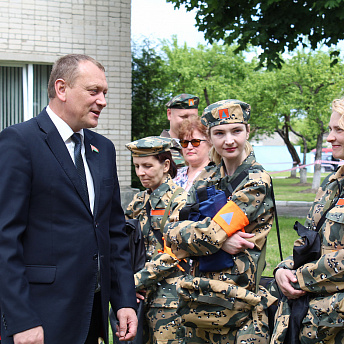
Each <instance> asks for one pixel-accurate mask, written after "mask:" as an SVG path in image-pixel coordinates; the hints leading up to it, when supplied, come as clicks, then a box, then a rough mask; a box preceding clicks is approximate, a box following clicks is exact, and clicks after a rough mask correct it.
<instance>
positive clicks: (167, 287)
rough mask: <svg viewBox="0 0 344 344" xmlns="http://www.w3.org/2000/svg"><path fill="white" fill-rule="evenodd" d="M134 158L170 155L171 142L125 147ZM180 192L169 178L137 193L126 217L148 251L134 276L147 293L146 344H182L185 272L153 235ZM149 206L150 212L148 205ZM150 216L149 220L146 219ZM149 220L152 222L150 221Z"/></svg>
mask: <svg viewBox="0 0 344 344" xmlns="http://www.w3.org/2000/svg"><path fill="white" fill-rule="evenodd" d="M126 147H127V148H128V149H129V150H130V151H131V152H132V155H133V157H147V156H151V155H156V154H159V153H162V152H166V151H170V149H171V139H168V138H163V137H158V136H152V137H146V138H143V139H140V140H137V141H134V142H131V143H129V144H127V145H126ZM177 189H180V188H179V187H178V185H176V184H175V183H174V182H173V181H172V178H171V176H170V175H167V177H166V179H165V180H164V182H163V183H162V184H160V185H159V186H158V187H157V188H156V189H155V190H153V191H152V190H150V189H149V190H145V191H141V192H139V193H137V194H136V195H135V196H134V198H133V200H132V201H131V203H130V204H129V206H128V208H127V210H126V211H125V215H126V217H127V218H129V219H138V220H139V221H140V224H141V230H142V233H143V237H144V242H145V247H146V264H145V266H144V268H143V269H142V270H140V271H139V272H137V273H136V274H135V275H134V278H135V287H136V291H138V292H139V291H140V290H143V289H145V290H147V293H146V298H145V316H146V321H147V322H146V324H144V325H145V327H144V340H145V343H150V344H177V343H182V341H183V337H184V328H183V326H181V324H180V317H179V315H178V314H177V313H176V309H177V305H178V295H177V291H176V281H177V279H178V277H179V276H180V275H182V271H181V270H180V268H179V266H178V264H179V260H178V259H177V258H176V257H173V256H172V255H171V254H172V253H171V254H169V253H166V252H164V247H162V245H161V244H160V243H159V241H158V239H157V237H156V236H155V235H154V233H153V231H159V232H160V227H161V221H162V218H163V215H164V213H165V209H166V207H167V205H168V203H169V201H170V199H171V197H172V195H173V194H174V193H175V192H176V190H177ZM147 203H148V204H149V207H148V208H147V207H146V205H147ZM147 210H148V211H149V212H150V217H148V215H147ZM149 218H150V220H149Z"/></svg>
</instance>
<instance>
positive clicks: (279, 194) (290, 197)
mask: <svg viewBox="0 0 344 344" xmlns="http://www.w3.org/2000/svg"><path fill="white" fill-rule="evenodd" d="M284 174H285V175H284ZM284 174H283V173H277V174H271V177H272V182H273V185H274V192H275V198H276V200H277V201H306V202H313V201H314V198H315V192H312V190H311V187H312V178H313V174H309V175H308V177H307V184H300V179H299V178H289V176H290V174H289V173H287V172H284ZM326 176H327V174H325V173H323V174H322V175H321V181H323V180H324V178H325V177H326Z"/></svg>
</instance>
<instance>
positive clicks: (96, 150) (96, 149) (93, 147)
mask: <svg viewBox="0 0 344 344" xmlns="http://www.w3.org/2000/svg"><path fill="white" fill-rule="evenodd" d="M90 146H91V149H92V152H96V153H99V149H98V148H97V147H95V146H93V145H90Z"/></svg>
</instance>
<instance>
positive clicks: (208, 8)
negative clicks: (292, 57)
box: [167, 0, 344, 69]
mask: <svg viewBox="0 0 344 344" xmlns="http://www.w3.org/2000/svg"><path fill="white" fill-rule="evenodd" d="M167 2H171V3H174V5H175V7H176V8H179V7H180V5H182V4H184V5H185V6H186V9H187V10H188V11H191V10H194V9H196V10H197V12H196V25H197V27H198V29H199V31H203V32H204V37H205V39H207V40H208V41H209V43H213V42H216V41H219V40H223V41H224V42H225V43H227V44H232V43H236V44H238V47H237V49H236V51H237V52H238V51H244V50H246V49H247V48H248V47H249V46H250V45H253V46H256V47H261V49H262V53H261V54H260V56H259V59H260V66H262V65H264V64H266V66H267V67H268V68H269V69H270V68H273V67H276V66H278V67H281V63H282V59H281V54H282V53H284V52H285V51H286V50H289V51H290V52H291V51H293V50H294V49H295V48H297V47H298V46H299V44H301V45H302V46H303V47H305V46H306V45H307V44H309V45H310V47H311V49H313V50H315V49H316V48H317V47H318V44H319V43H322V44H325V45H327V46H328V47H331V46H332V45H333V44H337V43H338V41H339V40H342V39H344V31H343V30H342V29H341V28H340V25H338V23H340V22H341V21H342V20H343V18H344V6H343V4H344V0H316V1H315V0H312V1H308V2H306V1H299V0H293V1H291V0H270V1H257V0H248V1H241V0H231V1H228V0H197V1H196V0H167ZM305 37H307V40H305ZM338 54H339V52H338V51H336V52H333V55H334V56H338Z"/></svg>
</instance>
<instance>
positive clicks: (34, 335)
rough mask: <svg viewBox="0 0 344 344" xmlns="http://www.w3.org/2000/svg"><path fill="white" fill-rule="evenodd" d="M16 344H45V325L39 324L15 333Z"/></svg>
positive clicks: (14, 340)
mask: <svg viewBox="0 0 344 344" xmlns="http://www.w3.org/2000/svg"><path fill="white" fill-rule="evenodd" d="M13 342H14V344H44V334H43V327H42V326H38V327H34V328H30V329H29V330H26V331H23V332H19V333H16V334H15V335H13Z"/></svg>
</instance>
